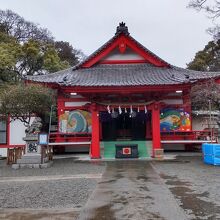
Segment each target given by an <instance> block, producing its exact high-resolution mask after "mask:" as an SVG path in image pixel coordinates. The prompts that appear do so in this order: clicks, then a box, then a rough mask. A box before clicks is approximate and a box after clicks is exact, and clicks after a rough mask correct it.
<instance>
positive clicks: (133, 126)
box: [100, 109, 152, 158]
mask: <svg viewBox="0 0 220 220" xmlns="http://www.w3.org/2000/svg"><path fill="white" fill-rule="evenodd" d="M151 129H152V128H151V112H150V111H149V112H145V111H144V110H138V109H133V111H132V113H131V112H130V110H124V109H123V110H122V111H121V112H120V113H119V112H118V111H115V110H114V111H113V112H111V113H109V112H106V111H105V112H100V140H101V146H102V148H103V149H104V152H103V156H104V158H115V153H116V151H115V146H116V145H137V146H138V154H139V157H142V158H146V157H150V156H151V151H152V137H151V136H150V135H151Z"/></svg>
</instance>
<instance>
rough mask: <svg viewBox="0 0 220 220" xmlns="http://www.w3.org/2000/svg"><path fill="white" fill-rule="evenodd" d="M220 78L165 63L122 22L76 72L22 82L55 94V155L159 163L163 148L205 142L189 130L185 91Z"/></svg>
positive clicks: (52, 139)
mask: <svg viewBox="0 0 220 220" xmlns="http://www.w3.org/2000/svg"><path fill="white" fill-rule="evenodd" d="M219 77H220V73H213V72H198V71H191V70H186V69H184V68H179V67H176V66H173V65H171V64H169V63H167V62H166V61H164V60H163V59H161V58H160V57H158V56H157V55H155V54H154V53H152V52H151V51H150V50H148V49H147V48H145V47H144V46H143V45H142V44H140V43H139V42H138V41H136V40H135V39H134V38H133V37H132V36H131V35H130V33H129V32H128V28H127V26H126V25H125V23H123V22H122V23H120V24H119V26H118V27H117V30H116V33H115V35H114V36H113V37H112V38H111V39H110V40H109V41H107V42H106V43H105V44H104V45H103V46H102V47H100V48H99V49H98V50H96V51H95V52H94V53H92V54H91V55H90V56H89V57H87V58H86V60H84V61H83V62H81V63H80V64H78V65H77V66H75V67H72V68H69V69H66V70H62V71H59V72H56V73H53V74H48V75H40V76H33V77H29V78H28V79H27V80H28V81H29V82H36V83H42V84H44V85H45V86H48V87H51V88H53V89H56V90H57V91H58V98H57V114H58V125H57V127H58V128H57V131H55V132H51V133H50V144H51V145H53V146H54V147H59V148H65V149H68V148H69V147H76V146H77V147H84V146H88V147H89V152H90V156H91V158H117V157H122V158H123V157H140V158H145V157H157V156H161V155H162V154H163V149H164V148H166V147H167V146H170V145H175V146H176V147H178V146H182V145H184V146H190V145H191V144H201V143H202V142H204V141H206V142H207V140H205V139H204V138H203V137H206V136H207V133H205V134H204V132H205V131H197V130H193V118H192V110H191V100H190V89H191V86H192V85H193V84H195V83H197V82H198V81H201V80H207V79H210V78H215V79H216V80H217V79H218V78H219ZM206 132H209V131H206ZM208 135H210V134H208ZM211 141H213V140H211Z"/></svg>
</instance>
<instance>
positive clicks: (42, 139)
mask: <svg viewBox="0 0 220 220" xmlns="http://www.w3.org/2000/svg"><path fill="white" fill-rule="evenodd" d="M38 144H39V145H47V144H48V134H46V133H39V135H38Z"/></svg>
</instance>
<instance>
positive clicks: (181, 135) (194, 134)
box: [161, 129, 218, 142]
mask: <svg viewBox="0 0 220 220" xmlns="http://www.w3.org/2000/svg"><path fill="white" fill-rule="evenodd" d="M217 137H218V133H217V131H216V130H214V129H211V130H203V131H169V132H167V131H166V132H161V140H204V141H205V140H207V141H210V140H212V141H213V142H216V141H217Z"/></svg>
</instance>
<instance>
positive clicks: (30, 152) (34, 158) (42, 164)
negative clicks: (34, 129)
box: [12, 135, 52, 169]
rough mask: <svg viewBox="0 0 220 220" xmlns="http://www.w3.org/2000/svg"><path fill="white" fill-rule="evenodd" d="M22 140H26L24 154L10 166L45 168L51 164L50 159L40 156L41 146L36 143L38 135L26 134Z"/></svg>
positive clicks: (17, 167) (15, 167)
mask: <svg viewBox="0 0 220 220" xmlns="http://www.w3.org/2000/svg"><path fill="white" fill-rule="evenodd" d="M23 140H24V141H26V149H25V154H24V155H23V156H22V157H21V159H18V160H17V163H16V164H13V165H12V168H14V169H19V168H23V167H28V168H47V167H50V166H51V164H52V161H49V160H48V158H47V157H43V156H42V148H41V146H40V145H39V144H38V135H31V136H27V137H25V138H23Z"/></svg>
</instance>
